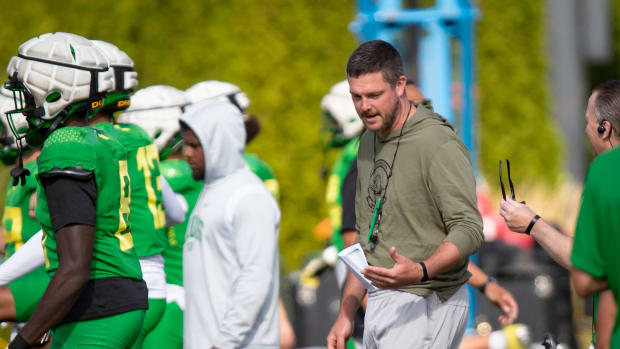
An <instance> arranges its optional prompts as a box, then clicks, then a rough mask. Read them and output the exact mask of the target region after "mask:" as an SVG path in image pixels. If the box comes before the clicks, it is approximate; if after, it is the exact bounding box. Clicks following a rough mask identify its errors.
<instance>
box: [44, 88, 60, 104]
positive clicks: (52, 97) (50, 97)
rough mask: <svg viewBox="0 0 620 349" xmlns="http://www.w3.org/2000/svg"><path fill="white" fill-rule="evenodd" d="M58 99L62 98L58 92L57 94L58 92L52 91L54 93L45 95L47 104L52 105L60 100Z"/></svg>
mask: <svg viewBox="0 0 620 349" xmlns="http://www.w3.org/2000/svg"><path fill="white" fill-rule="evenodd" d="M60 97H62V96H61V94H60V92H58V91H54V92H52V93H50V94H48V95H47V97H45V101H46V102H47V103H54V102H56V101H57V100H59V99H60Z"/></svg>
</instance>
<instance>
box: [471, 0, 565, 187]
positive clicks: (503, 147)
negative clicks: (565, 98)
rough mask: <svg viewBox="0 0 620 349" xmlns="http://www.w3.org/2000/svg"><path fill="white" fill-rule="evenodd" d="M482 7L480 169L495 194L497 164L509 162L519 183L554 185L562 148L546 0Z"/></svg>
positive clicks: (484, 0)
mask: <svg viewBox="0 0 620 349" xmlns="http://www.w3.org/2000/svg"><path fill="white" fill-rule="evenodd" d="M478 6H479V9H480V12H481V13H482V18H481V19H480V22H479V23H478V27H477V34H478V67H477V69H478V84H479V86H480V99H479V105H478V108H479V115H478V118H479V119H478V120H479V146H480V152H479V156H480V159H479V167H480V169H479V170H480V171H481V172H482V174H484V176H485V179H486V180H487V181H488V182H489V185H490V187H491V189H492V190H493V191H499V178H498V162H499V160H500V159H506V158H507V159H509V160H510V162H511V165H512V168H511V169H512V174H513V177H512V179H513V181H515V185H517V184H520V183H523V182H524V181H526V180H527V181H534V182H535V183H538V184H540V185H543V186H547V185H555V184H557V183H558V180H559V179H560V178H559V173H560V171H561V170H562V165H563V164H561V159H562V158H563V155H562V149H563V148H562V146H563V145H562V141H561V138H560V136H559V133H558V132H557V130H556V129H555V123H554V119H553V116H552V113H551V103H550V100H549V99H550V96H551V91H550V82H549V77H550V76H549V73H548V71H547V65H548V64H551V62H549V57H548V50H547V48H546V46H545V22H544V21H545V12H544V11H545V2H544V1H521V2H519V6H506V4H505V3H503V2H501V1H493V0H481V1H478ZM504 173H505V172H504ZM517 191H518V188H517Z"/></svg>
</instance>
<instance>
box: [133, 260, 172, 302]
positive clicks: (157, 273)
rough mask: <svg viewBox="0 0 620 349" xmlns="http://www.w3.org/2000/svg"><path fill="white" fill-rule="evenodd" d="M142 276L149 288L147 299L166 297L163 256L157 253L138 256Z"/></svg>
mask: <svg viewBox="0 0 620 349" xmlns="http://www.w3.org/2000/svg"><path fill="white" fill-rule="evenodd" d="M139 260H140V267H141V268H142V278H143V279H144V281H145V282H146V287H147V288H148V290H149V299H161V298H166V273H165V272H164V257H162V256H161V254H157V255H154V256H150V257H144V258H140V259H139Z"/></svg>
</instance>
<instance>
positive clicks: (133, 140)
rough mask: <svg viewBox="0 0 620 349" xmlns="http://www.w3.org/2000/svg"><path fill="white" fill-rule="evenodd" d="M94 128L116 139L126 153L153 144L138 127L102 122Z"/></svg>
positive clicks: (146, 134)
mask: <svg viewBox="0 0 620 349" xmlns="http://www.w3.org/2000/svg"><path fill="white" fill-rule="evenodd" d="M94 127H95V128H96V129H99V130H103V131H105V132H107V133H109V134H110V136H112V138H114V139H116V140H117V141H118V142H119V143H120V144H121V145H122V146H123V147H125V149H127V151H131V150H132V149H138V148H140V147H144V146H147V145H149V144H152V143H153V139H152V138H151V137H150V136H149V135H148V133H146V131H144V130H143V129H142V128H141V127H140V126H138V125H133V124H112V123H111V122H102V123H98V124H97V125H95V126H94Z"/></svg>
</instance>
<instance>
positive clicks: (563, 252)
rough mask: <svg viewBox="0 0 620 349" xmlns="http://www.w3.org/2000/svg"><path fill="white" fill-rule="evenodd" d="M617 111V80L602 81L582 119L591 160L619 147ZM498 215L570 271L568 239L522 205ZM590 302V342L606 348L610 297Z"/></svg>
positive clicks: (510, 203) (505, 207) (507, 205)
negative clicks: (591, 329)
mask: <svg viewBox="0 0 620 349" xmlns="http://www.w3.org/2000/svg"><path fill="white" fill-rule="evenodd" d="M619 108H620V80H610V81H606V82H603V83H602V84H600V85H598V86H597V87H595V88H594V90H593V91H592V94H591V95H590V98H589V99H588V108H587V110H586V117H585V119H586V128H585V132H586V135H587V136H588V140H589V141H590V144H591V146H592V152H593V153H594V156H598V155H599V154H601V153H604V152H606V151H608V150H611V149H613V148H615V147H616V146H618V143H620V134H619V131H620V110H619ZM500 214H501V215H502V217H503V218H504V220H505V221H506V224H508V227H509V228H510V229H511V230H512V231H514V232H517V233H526V234H530V235H531V236H532V237H533V238H534V239H536V241H537V242H538V243H539V244H541V246H542V247H543V248H544V249H545V250H546V251H547V252H548V253H549V254H550V255H551V257H553V259H554V260H555V261H556V262H558V263H559V264H561V265H562V266H563V267H565V268H567V269H570V268H571V265H572V263H571V251H572V247H573V238H572V237H571V236H568V235H565V234H563V233H562V232H560V231H558V230H557V229H555V228H554V227H553V226H552V225H551V224H549V223H548V222H546V221H545V220H544V219H542V218H540V216H538V215H537V214H536V213H534V212H533V211H532V210H531V209H530V208H529V207H527V206H526V205H524V204H521V203H519V202H516V201H514V200H511V199H509V198H508V199H506V200H502V201H501V202H500ZM590 233H592V232H590ZM577 267H580V266H577ZM594 301H595V302H594V303H595V305H594V314H593V319H592V320H593V323H594V329H595V331H594V334H593V336H592V342H593V343H595V346H596V348H597V349H600V348H608V345H609V339H610V336H611V332H612V330H613V327H614V321H615V317H616V312H617V308H616V304H615V301H614V298H613V294H612V293H611V291H609V290H606V291H603V292H601V293H600V294H598V295H595V297H594ZM597 303H598V307H597V305H596V304H597Z"/></svg>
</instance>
